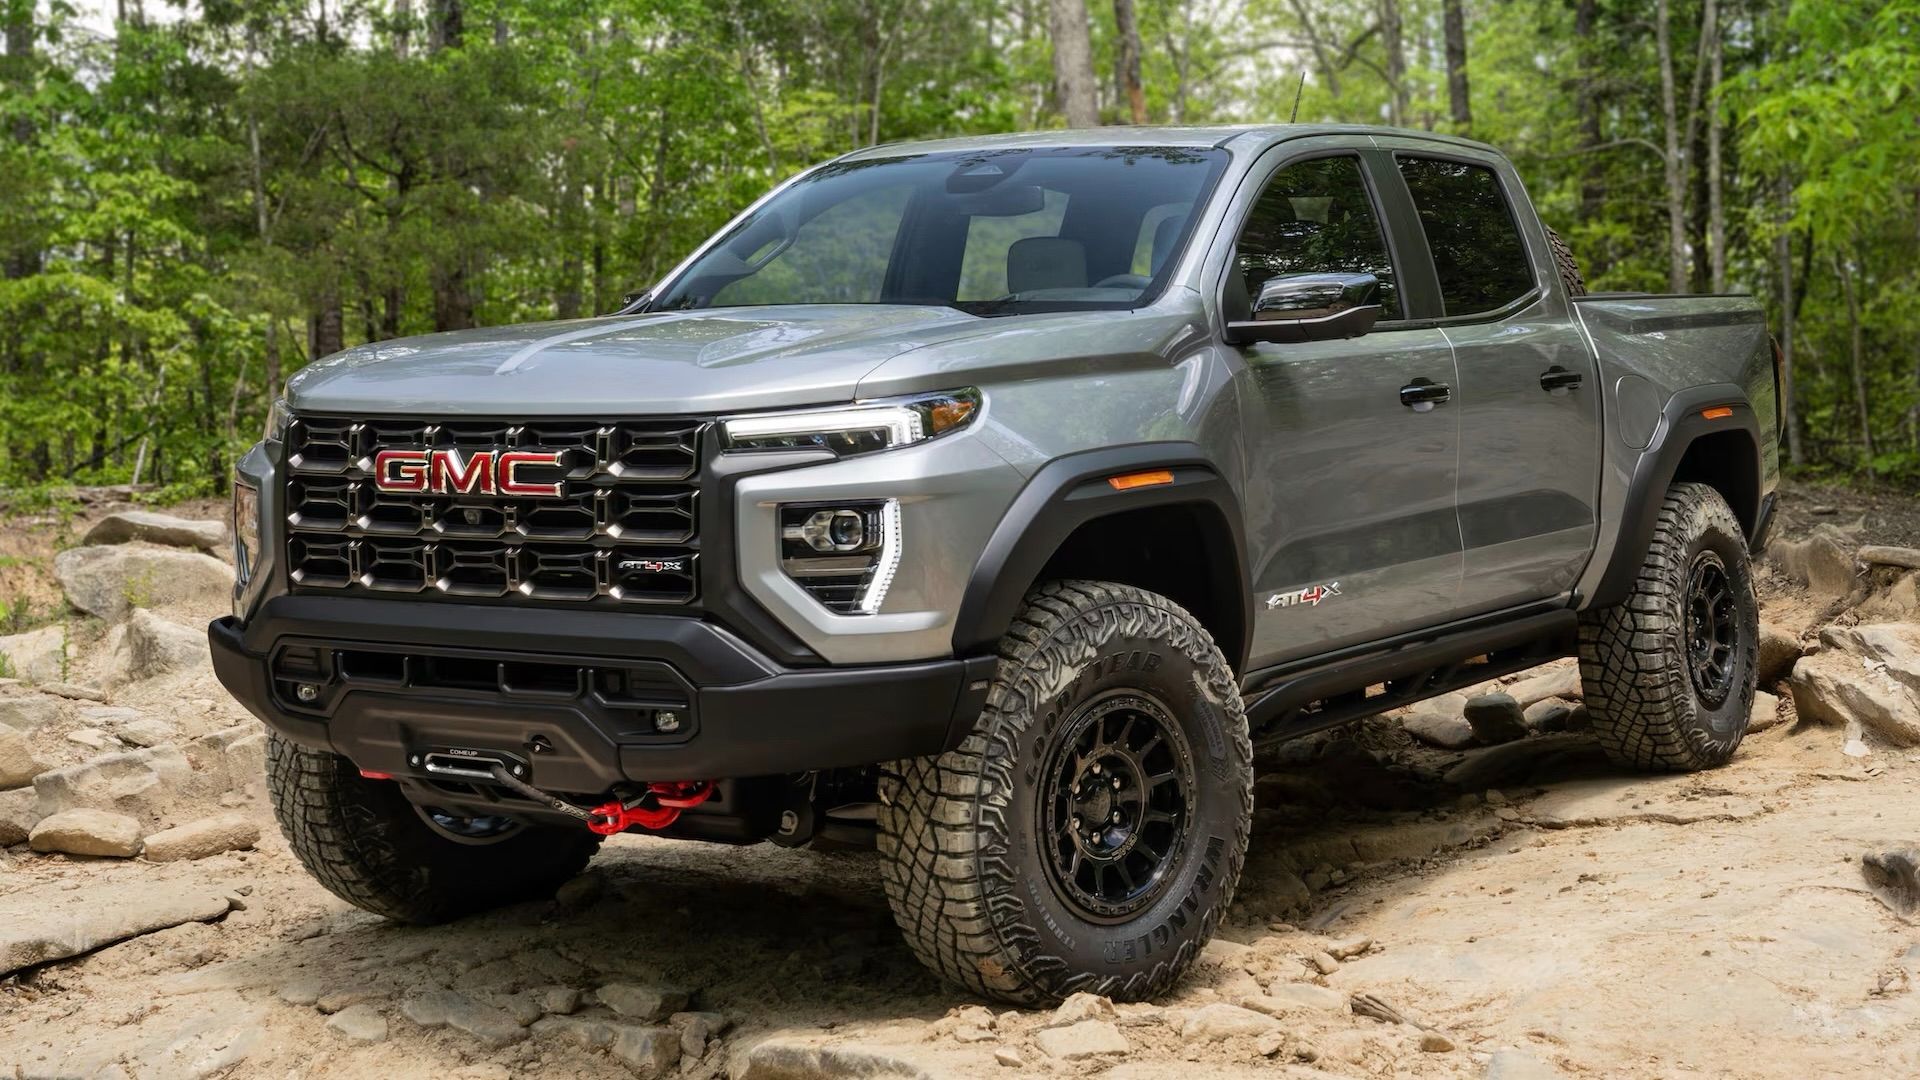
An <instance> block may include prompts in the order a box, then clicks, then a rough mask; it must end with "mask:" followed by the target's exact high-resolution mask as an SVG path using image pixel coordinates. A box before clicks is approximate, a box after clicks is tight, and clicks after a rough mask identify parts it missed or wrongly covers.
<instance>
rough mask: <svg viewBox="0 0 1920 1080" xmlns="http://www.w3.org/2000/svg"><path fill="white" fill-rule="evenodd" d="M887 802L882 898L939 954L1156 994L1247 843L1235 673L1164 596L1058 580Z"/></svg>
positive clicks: (941, 964)
mask: <svg viewBox="0 0 1920 1080" xmlns="http://www.w3.org/2000/svg"><path fill="white" fill-rule="evenodd" d="M880 802H881V811H880V851H881V854H882V856H883V858H884V860H885V861H884V863H883V872H884V874H885V879H886V890H887V899H888V901H889V903H890V904H891V905H892V907H893V912H894V917H895V919H896V920H897V921H898V922H899V924H900V927H901V929H902V930H903V931H905V933H906V936H907V941H908V943H909V944H910V945H911V946H912V948H913V950H914V952H915V953H916V954H917V955H918V956H919V957H920V959H921V960H922V961H923V962H924V963H926V964H927V966H928V967H930V968H932V969H933V970H934V971H936V972H938V973H939V974H941V975H942V976H944V977H945V978H946V979H948V980H949V981H950V982H953V983H954V984H956V985H958V986H960V987H962V988H964V989H966V990H968V991H970V992H972V993H976V994H980V995H982V996H986V997H994V998H1000V999H1002V1000H1005V1001H1009V1002H1014V1003H1017V1004H1025V1005H1036V1004H1043V1003H1047V1002H1053V1001H1058V1000H1059V999H1061V998H1063V997H1065V996H1067V995H1068V994H1071V993H1074V992H1076V991H1081V990H1086V991H1091V992H1093V993H1097V994H1101V995H1104V996H1107V997H1112V998H1118V999H1121V1000H1130V1001H1137V1000H1140V999H1143V998H1148V997H1152V996H1154V995H1155V994H1158V993H1160V992H1162V991H1164V990H1166V989H1167V988H1168V987H1169V986H1171V985H1172V984H1173V983H1174V981H1175V980H1176V979H1178V978H1179V977H1180V975H1181V973H1182V972H1183V971H1185V970H1186V968H1187V966H1188V965H1189V964H1190V963H1191V962H1192V961H1193V959H1194V957H1195V956H1196V955H1197V954H1198V953H1199V951H1200V948H1201V947H1202V946H1203V945H1205V944H1206V942H1207V940H1208V938H1210V937H1211V936H1212V934H1213V930H1214V928H1215V927H1216V926H1217V925H1218V923H1219V920H1220V916H1221V914H1222V913H1223V912H1224V911H1225V910H1226V906H1227V904H1228V902H1229V901H1230V900H1231V899H1232V896H1233V890H1234V886H1235V885H1236V883H1237V882H1238V881H1239V878H1240V869H1241V864H1242V862H1243V861H1244V859H1245V857H1246V848H1247V832H1248V828H1249V824H1250V822H1251V820H1252V813H1253V770H1252V751H1251V748H1250V746H1249V744H1248V739H1247V726H1246V717H1245V714H1244V712H1243V711H1242V708H1241V702H1240V695H1239V691H1238V687H1237V685H1236V682H1235V679H1234V675H1233V671H1232V669H1231V668H1230V667H1229V666H1228V664H1227V662H1226V659H1225V658H1224V657H1223V656H1221V655H1220V650H1219V649H1218V648H1216V647H1215V646H1214V644H1213V640H1212V638H1210V637H1209V636H1208V635H1207V632H1206V630H1205V629H1203V628H1202V627H1201V626H1200V624H1199V623H1198V622H1197V621H1196V620H1195V619H1194V618H1193V616H1191V615H1189V614H1187V612H1185V611H1184V610H1182V609H1181V608H1180V607H1179V606H1178V605H1176V604H1174V603H1173V602H1172V601H1170V600H1167V599H1166V598H1164V597H1161V596H1157V595H1155V594H1153V593H1148V592H1145V591H1142V590H1140V589H1135V588H1131V587H1128V586H1124V585H1113V584H1107V583H1101V582H1086V581H1067V582H1057V583H1054V584H1051V585H1047V586H1045V587H1043V588H1041V589H1039V590H1037V591H1035V592H1034V593H1033V594H1032V595H1031V596H1029V597H1028V599H1027V604H1026V606H1025V608H1024V609H1023V611H1022V612H1021V615H1020V617H1019V618H1018V619H1017V620H1016V621H1015V623H1014V625H1013V627H1012V629H1010V630H1009V631H1008V633H1007V636H1006V638H1005V639H1003V641H1002V642H1001V648H1000V664H999V670H998V672H997V675H996V678H995V680H994V684H993V687H992V689H991V690H990V691H989V693H988V697H987V706H986V709H985V710H984V711H983V712H982V714H981V716H980V719H979V720H978V722H977V723H976V724H975V726H974V729H973V731H972V732H971V733H970V734H969V735H968V736H967V738H966V739H965V740H964V741H963V742H962V743H961V745H960V747H959V748H958V749H956V750H952V751H950V752H948V753H946V754H942V755H939V756H938V757H930V758H916V759H912V760H909V761H901V762H896V763H894V764H893V765H891V766H889V767H888V769H887V770H886V771H885V772H884V773H883V775H882V779H881V785H880Z"/></svg>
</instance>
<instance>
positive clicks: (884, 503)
mask: <svg viewBox="0 0 1920 1080" xmlns="http://www.w3.org/2000/svg"><path fill="white" fill-rule="evenodd" d="M899 565H900V503H899V501H898V500H896V499H885V500H877V501H873V502H845V503H832V504H824V505H823V504H819V503H812V504H805V505H788V506H782V507H780V566H781V569H782V570H784V571H786V574H787V577H789V578H791V579H792V580H793V582H794V583H795V584H797V585H799V586H800V587H801V588H803V589H805V590H806V591H807V592H808V594H810V595H811V596H812V597H813V598H814V599H815V600H818V601H819V602H820V603H821V604H822V605H823V606H825V607H826V608H827V610H829V611H832V612H836V613H838V614H841V615H871V614H873V613H874V612H877V611H879V610H880V605H881V603H882V602H884V601H885V600H886V597H887V589H888V588H889V587H890V586H891V585H892V584H893V575H894V571H895V570H897V569H898V568H899Z"/></svg>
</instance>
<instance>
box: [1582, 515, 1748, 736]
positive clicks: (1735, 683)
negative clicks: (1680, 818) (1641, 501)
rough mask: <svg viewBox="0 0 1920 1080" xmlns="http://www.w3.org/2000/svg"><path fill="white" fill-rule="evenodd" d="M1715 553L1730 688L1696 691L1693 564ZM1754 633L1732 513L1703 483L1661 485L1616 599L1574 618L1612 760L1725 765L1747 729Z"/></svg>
mask: <svg viewBox="0 0 1920 1080" xmlns="http://www.w3.org/2000/svg"><path fill="white" fill-rule="evenodd" d="M1703 559H1712V560H1717V562H1718V564H1719V565H1720V566H1721V567H1722V568H1723V570H1724V577H1725V579H1726V581H1727V583H1728V585H1729V589H1728V592H1729V593H1730V594H1731V597H1732V607H1733V617H1732V622H1733V624H1734V625H1733V634H1734V641H1733V642H1732V647H1731V652H1730V667H1729V670H1730V673H1731V674H1730V689H1729V690H1728V692H1727V693H1726V695H1725V699H1724V700H1723V701H1721V702H1719V703H1717V704H1716V703H1715V702H1713V701H1711V700H1710V699H1709V698H1707V697H1705V696H1703V694H1702V692H1701V690H1700V688H1699V686H1698V685H1697V684H1696V681H1695V679H1694V677H1693V675H1692V673H1691V671H1690V668H1689V659H1688V640H1689V638H1688V633H1689V631H1688V628H1689V622H1688V619H1689V616H1688V600H1689V588H1690V583H1691V581H1692V574H1693V573H1694V569H1695V567H1696V566H1697V565H1704V564H1703V563H1701V562H1700V560H1703ZM1759 640H1760V628H1759V605H1758V603H1757V602H1756V601H1755V599H1754V596H1753V570H1752V567H1751V565H1750V563H1749V561H1748V555H1747V541H1746V535H1745V533H1744V532H1743V531H1742V530H1741V527H1740V520H1739V519H1738V518H1737V517H1735V516H1734V513H1733V510H1732V509H1731V508H1730V507H1728V506H1727V501H1726V500H1725V499H1723V498H1721V496H1720V493H1719V492H1718V491H1715V490H1714V489H1713V488H1711V487H1708V486H1707V485H1705V484H1674V485H1673V486H1671V487H1669V488H1668V489H1667V495H1666V499H1665V501H1664V502H1663V503H1662V505H1661V507H1660V516H1659V518H1658V519H1657V520H1656V522H1655V524H1654V530H1653V541H1652V542H1651V543H1650V544H1649V545H1648V547H1647V554H1646V560H1645V561H1644V562H1643V563H1641V566H1640V573H1639V575H1638V576H1637V577H1636V578H1635V579H1634V584H1633V591H1632V592H1631V593H1630V594H1628V596H1627V598H1626V599H1625V600H1624V601H1622V602H1621V603H1620V604H1617V605H1615V606H1613V607H1609V608H1602V609H1599V610H1597V611H1590V612H1586V613H1584V614H1583V615H1582V616H1581V619H1580V681H1581V683H1582V684H1583V685H1584V687H1585V693H1586V706H1587V715H1588V717H1589V718H1590V719H1591V721H1592V724H1593V733H1594V735H1595V736H1596V737H1598V738H1599V740H1600V745H1601V746H1602V747H1604V748H1605V749H1606V752H1607V756H1608V757H1610V758H1612V759H1613V760H1614V761H1615V762H1618V763H1619V764H1622V765H1627V766H1630V767H1633V768H1638V769H1652V770H1663V771H1670V772H1693V771H1696V770H1699V769H1710V768H1713V767H1715V766H1718V765H1723V764H1725V763H1726V762H1727V760H1728V759H1730V758H1731V757H1733V753H1734V751H1735V750H1736V749H1738V748H1739V746H1740V740H1741V738H1742V737H1743V736H1745V735H1746V732H1747V723H1748V718H1749V714H1750V713H1751V712H1752V711H1753V692H1754V687H1755V683H1756V682H1757V668H1758V649H1759Z"/></svg>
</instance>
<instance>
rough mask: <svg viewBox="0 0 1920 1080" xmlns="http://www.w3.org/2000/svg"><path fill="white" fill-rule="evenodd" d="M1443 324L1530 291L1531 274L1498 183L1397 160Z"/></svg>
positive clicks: (1480, 169)
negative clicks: (1422, 234)
mask: <svg viewBox="0 0 1920 1080" xmlns="http://www.w3.org/2000/svg"><path fill="white" fill-rule="evenodd" d="M1399 161H1400V175H1401V176H1403V177H1405V178H1406V181H1407V187H1408V189H1410V190H1411V191H1412V192H1413V203H1414V206H1415V207H1417V208H1418V209H1419V211H1420V225H1421V228H1423V229H1424V230H1426V234H1427V247H1428V248H1430V249H1432V251H1433V268H1434V270H1435V271H1437V272H1438V273H1439V275H1440V296H1441V299H1442V300H1444V301H1445V303H1446V313H1447V315H1448V316H1449V317H1452V316H1455V315H1478V314H1481V313H1483V312H1488V311H1493V310H1496V309H1498V308H1502V307H1505V306H1507V305H1508V304H1510V303H1512V302H1514V301H1515V300H1518V299H1520V298H1521V297H1522V296H1525V295H1526V294H1527V293H1528V292H1529V291H1531V290H1532V289H1533V285H1534V282H1533V267H1532V266H1531V265H1530V264H1529V263H1528V262H1527V249H1526V245H1525V244H1523V243H1522V242H1521V240H1520V229H1519V227H1518V226H1517V225H1515V224H1514V218H1513V210H1512V208H1511V207H1509V206H1508V205H1507V196H1506V192H1504V191H1502V190H1501V188H1500V178H1499V177H1498V176H1495V175H1494V173H1493V170H1492V169H1489V168H1487V167H1486V166H1484V165H1469V164H1466V163H1465V162H1460V161H1441V160H1439V159H1437V158H1422V157H1402V158H1400V159H1399Z"/></svg>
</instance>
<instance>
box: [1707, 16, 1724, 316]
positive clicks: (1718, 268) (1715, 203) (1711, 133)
mask: <svg viewBox="0 0 1920 1080" xmlns="http://www.w3.org/2000/svg"><path fill="white" fill-rule="evenodd" d="M1725 58H1726V45H1725V43H1724V42H1723V41H1722V40H1721V37H1720V32H1719V27H1718V26H1717V25H1716V26H1715V27H1714V35H1713V51H1712V52H1711V53H1709V54H1708V57H1707V64H1708V69H1709V70H1708V75H1707V84H1708V85H1707V109H1708V113H1707V254H1708V259H1709V264H1710V266H1711V271H1710V280H1711V282H1712V285H1713V291H1714V292H1717V293H1723V292H1726V291H1727V207H1726V176H1725V163H1724V161H1723V157H1722V154H1721V143H1722V142H1723V141H1724V140H1725V138H1726V127H1727V123H1726V112H1725V110H1724V109H1722V108H1721V105H1720V102H1719V101H1718V100H1716V99H1715V94H1716V92H1717V91H1718V90H1719V89H1720V80H1721V76H1722V75H1723V74H1724V70H1723V65H1724V63H1725Z"/></svg>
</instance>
